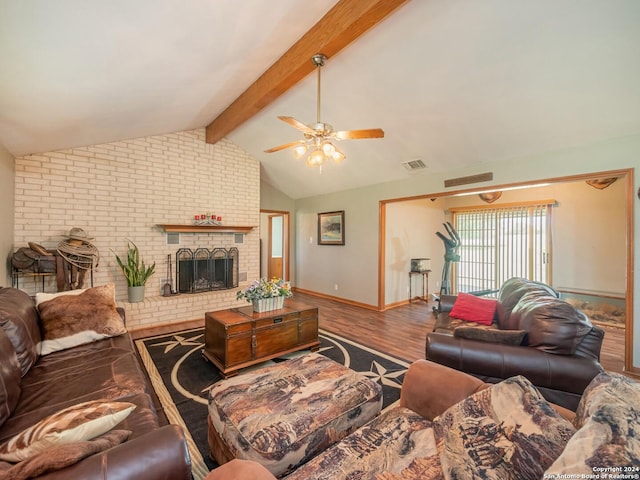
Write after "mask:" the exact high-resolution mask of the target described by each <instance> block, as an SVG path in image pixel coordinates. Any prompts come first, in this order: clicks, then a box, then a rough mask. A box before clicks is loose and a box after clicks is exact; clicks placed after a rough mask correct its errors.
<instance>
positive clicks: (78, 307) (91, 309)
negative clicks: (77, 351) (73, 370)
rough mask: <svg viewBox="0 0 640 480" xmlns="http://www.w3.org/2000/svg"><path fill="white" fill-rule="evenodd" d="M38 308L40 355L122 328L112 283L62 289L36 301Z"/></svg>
mask: <svg viewBox="0 0 640 480" xmlns="http://www.w3.org/2000/svg"><path fill="white" fill-rule="evenodd" d="M38 310H39V311H40V320H41V321H42V330H43V335H42V337H43V340H42V351H41V355H47V354H49V353H52V352H57V351H58V350H64V349H66V348H70V347H75V346H76V345H83V344H85V343H90V342H95V341H96V340H101V339H103V338H108V337H115V336H117V335H121V334H123V333H125V332H126V329H125V327H124V322H123V321H122V317H120V315H119V314H118V311H117V310H116V302H115V287H114V285H113V284H112V283H110V284H107V285H102V286H100V287H94V288H88V289H86V290H83V291H81V292H80V293H71V294H70V293H68V292H64V294H63V295H56V296H54V298H51V299H50V300H46V301H42V302H40V303H39V304H38Z"/></svg>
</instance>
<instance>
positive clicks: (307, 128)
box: [265, 53, 384, 169]
mask: <svg viewBox="0 0 640 480" xmlns="http://www.w3.org/2000/svg"><path fill="white" fill-rule="evenodd" d="M311 61H312V62H313V65H314V66H315V67H316V68H317V70H318V102H317V115H316V123H312V124H309V125H305V124H304V123H302V122H300V121H298V120H296V119H295V118H293V117H285V116H279V117H278V118H279V119H280V120H282V121H283V122H285V123H287V124H289V125H291V126H292V127H293V128H296V129H298V130H300V131H301V132H302V133H303V134H304V140H298V141H295V142H289V143H285V144H284V145H279V146H277V147H273V148H270V149H268V150H265V153H273V152H279V151H280V150H284V149H286V148H291V147H295V148H294V155H295V156H296V158H301V157H302V156H303V155H305V154H306V153H307V152H308V153H309V156H308V157H307V165H308V166H310V167H320V169H322V165H323V164H324V163H325V162H326V161H327V160H329V159H333V160H334V161H335V162H336V163H340V162H341V161H342V160H344V159H345V158H346V155H345V154H344V152H343V151H342V150H340V149H339V148H338V147H337V146H336V145H335V144H334V143H333V141H335V140H359V139H363V138H382V137H384V131H383V130H382V129H381V128H369V129H364V130H338V131H335V130H334V129H333V127H332V126H331V125H329V124H328V123H323V122H322V121H321V120H320V70H321V69H322V67H323V66H324V64H325V62H326V61H327V57H326V56H325V55H323V54H322V53H317V54H315V55H314V56H313V57H311Z"/></svg>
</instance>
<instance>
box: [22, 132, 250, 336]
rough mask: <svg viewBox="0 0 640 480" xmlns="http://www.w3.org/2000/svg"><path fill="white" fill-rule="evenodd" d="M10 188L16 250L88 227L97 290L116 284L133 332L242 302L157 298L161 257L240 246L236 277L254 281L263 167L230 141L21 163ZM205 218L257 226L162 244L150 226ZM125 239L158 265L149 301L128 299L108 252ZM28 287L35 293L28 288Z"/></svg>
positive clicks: (109, 147) (190, 136) (155, 140)
mask: <svg viewBox="0 0 640 480" xmlns="http://www.w3.org/2000/svg"><path fill="white" fill-rule="evenodd" d="M15 183H16V191H15V205H16V206H15V214H16V222H15V233H14V242H15V245H16V246H17V247H19V246H23V245H26V243H27V242H29V241H34V242H37V243H40V244H42V245H43V246H45V247H47V248H55V247H56V246H57V245H58V243H59V242H60V241H61V240H62V239H63V235H65V234H66V233H68V232H69V230H70V229H71V228H72V227H81V228H83V229H85V230H86V231H87V232H88V233H89V234H90V235H91V236H93V237H95V244H96V246H97V247H98V250H99V252H100V255H101V258H100V262H99V266H98V267H97V269H96V270H95V275H94V279H95V281H94V284H96V285H100V284H104V283H107V282H114V283H115V284H116V296H117V299H118V302H119V303H120V304H121V305H123V306H125V308H126V310H127V325H128V326H129V327H139V326H145V327H146V326H152V325H157V324H163V323H170V322H175V321H180V320H191V319H195V318H202V317H203V316H204V312H205V311H212V310H219V309H222V308H228V307H230V306H233V305H237V304H238V302H237V301H236V300H235V294H236V289H231V290H222V291H217V292H210V293H201V294H189V295H188V294H183V295H179V296H176V297H168V298H165V297H162V296H160V293H161V291H162V290H161V289H162V285H163V284H164V282H165V281H166V259H167V254H172V256H173V258H174V259H175V252H176V251H177V249H178V248H181V247H186V248H195V247H207V248H214V247H224V248H229V247H237V248H238V250H239V253H240V265H239V271H240V276H241V278H242V276H243V273H246V276H247V279H248V280H252V279H254V278H257V277H258V271H259V248H258V244H259V220H260V218H259V215H260V213H259V209H260V205H259V202H260V193H259V192H260V167H259V164H258V162H257V161H256V160H255V159H254V158H253V157H251V156H249V155H248V154H247V153H246V152H244V151H242V150H241V149H240V148H238V147H237V146H235V145H234V144H233V143H231V142H229V141H226V140H223V141H221V142H218V143H217V144H215V145H210V144H207V143H205V135H204V129H198V130H193V131H188V132H179V133H173V134H168V135H159V136H152V137H145V138H139V139H133V140H127V141H122V142H113V143H108V144H101V145H91V146H88V147H82V148H74V149H70V150H64V151H57V152H49V153H44V154H38V155H27V156H24V157H19V158H17V159H16V174H15ZM206 212H211V213H215V214H216V215H219V216H221V217H222V223H223V224H224V225H238V226H253V227H255V228H254V230H252V231H251V232H250V233H248V234H247V235H245V236H244V243H242V244H236V243H235V238H234V235H233V234H201V233H198V234H184V233H183V234H180V245H167V243H166V235H165V233H164V232H163V231H162V230H161V229H160V228H158V227H157V226H156V225H157V224H190V223H191V222H192V220H193V217H194V215H195V214H197V213H206ZM127 239H131V240H132V241H134V242H135V243H136V244H137V245H138V247H139V248H140V251H141V254H142V257H143V258H144V259H145V261H146V262H147V263H151V262H156V274H155V275H153V276H152V277H151V278H150V280H149V281H148V282H147V289H146V290H147V291H146V297H147V298H146V299H145V301H144V302H141V303H136V304H128V303H127V302H126V298H127V287H126V281H125V279H124V277H123V275H122V273H121V272H120V270H119V269H118V267H117V264H116V262H115V256H114V252H115V253H119V254H121V255H123V254H125V252H126V246H127ZM174 273H175V263H174ZM22 286H23V285H21V287H22ZM241 286H242V285H241ZM24 287H25V288H27V289H28V290H29V289H31V290H33V289H34V287H33V284H32V283H28V284H24ZM49 291H55V286H51V285H49ZM30 293H31V292H30Z"/></svg>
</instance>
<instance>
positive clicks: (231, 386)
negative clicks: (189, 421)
mask: <svg viewBox="0 0 640 480" xmlns="http://www.w3.org/2000/svg"><path fill="white" fill-rule="evenodd" d="M381 406H382V388H381V387H380V385H378V384H377V383H375V382H373V381H371V380H369V379H368V378H367V377H365V376H364V375H361V374H359V373H357V372H354V371H353V370H350V369H349V368H347V367H345V366H343V365H340V364H339V363H337V362H334V361H333V360H330V359H328V358H326V357H324V356H322V355H319V354H317V353H310V354H308V355H304V356H301V357H298V358H294V359H291V360H287V361H285V362H282V363H279V364H276V365H273V366H269V367H264V368H261V369H258V370H254V371H252V372H249V373H246V374H243V375H239V376H237V377H231V378H228V379H226V380H222V381H220V382H218V383H217V384H216V385H215V386H214V387H213V388H211V390H210V391H209V432H208V433H209V448H210V450H211V454H212V456H213V458H214V459H215V460H216V461H217V462H218V463H219V464H223V463H225V462H228V461H229V460H231V459H233V458H242V459H245V460H254V461H256V462H259V463H261V464H262V465H264V466H265V467H266V468H267V469H268V470H269V471H271V473H273V474H274V475H275V476H277V477H281V476H283V475H285V474H287V473H289V472H291V471H292V470H294V469H295V468H296V467H298V466H299V465H301V464H303V463H304V462H306V461H307V460H309V459H311V458H313V457H314V456H316V455H317V454H318V453H320V452H322V451H323V450H325V449H326V448H327V447H329V446H330V445H332V444H334V443H336V442H337V441H339V440H341V439H342V438H344V437H346V436H347V435H348V434H350V433H351V432H353V431H354V430H356V429H357V428H359V427H360V426H362V425H364V424H365V423H367V422H368V421H369V420H371V419H372V418H373V417H375V416H376V415H377V414H378V413H379V412H380V408H381Z"/></svg>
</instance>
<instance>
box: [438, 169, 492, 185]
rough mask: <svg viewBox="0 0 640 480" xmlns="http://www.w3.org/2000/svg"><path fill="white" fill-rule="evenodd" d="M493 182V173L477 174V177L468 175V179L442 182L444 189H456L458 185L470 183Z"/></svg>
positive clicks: (453, 179) (461, 178)
mask: <svg viewBox="0 0 640 480" xmlns="http://www.w3.org/2000/svg"><path fill="white" fill-rule="evenodd" d="M490 180H493V172H488V173H479V174H478V175H470V176H468V177H458V178H452V179H450V180H445V181H444V186H445V187H457V186H459V185H468V184H470V183H478V182H488V181H490Z"/></svg>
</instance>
